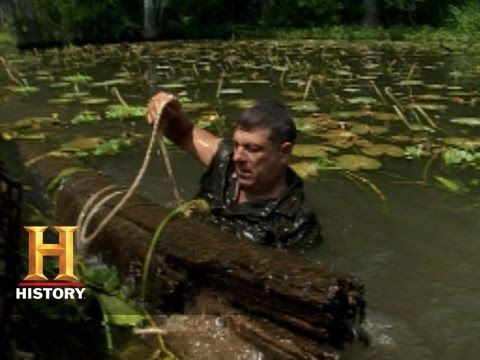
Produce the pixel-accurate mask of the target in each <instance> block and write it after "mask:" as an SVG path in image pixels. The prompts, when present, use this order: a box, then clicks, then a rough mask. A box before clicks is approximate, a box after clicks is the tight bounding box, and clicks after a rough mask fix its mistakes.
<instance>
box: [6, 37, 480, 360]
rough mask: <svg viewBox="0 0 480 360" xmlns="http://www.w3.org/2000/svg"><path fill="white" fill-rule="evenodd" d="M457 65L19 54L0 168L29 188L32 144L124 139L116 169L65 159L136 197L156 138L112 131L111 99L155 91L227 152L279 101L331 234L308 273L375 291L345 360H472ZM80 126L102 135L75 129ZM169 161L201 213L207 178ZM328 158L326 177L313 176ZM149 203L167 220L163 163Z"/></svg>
mask: <svg viewBox="0 0 480 360" xmlns="http://www.w3.org/2000/svg"><path fill="white" fill-rule="evenodd" d="M461 50H462V49H458V51H457V50H455V49H449V50H446V49H445V48H441V47H439V46H438V44H421V45H418V44H412V43H391V42H385V43H368V42H367V43H364V42H350V43H348V42H340V43H339V42H333V41H327V42H318V41H297V42H278V41H277V42H273V41H269V42H257V41H250V42H195V43H193V42H192V43H190V42H162V43H156V44H124V45H115V46H113V45H112V46H103V47H83V48H75V47H72V48H66V49H62V50H59V49H50V50H46V51H43V52H29V53H25V54H21V55H11V56H7V57H6V59H5V60H6V62H5V64H6V66H7V67H8V69H9V71H10V73H11V76H8V75H7V71H6V70H5V66H3V68H2V71H1V73H0V85H1V88H0V109H1V118H0V124H1V126H2V129H1V133H2V138H3V139H4V140H8V141H1V142H0V150H1V154H2V159H3V161H4V162H5V163H6V164H7V167H9V168H10V169H12V171H13V172H14V173H19V172H20V170H19V169H20V168H21V165H22V164H19V163H18V161H17V160H16V159H17V157H16V156H15V152H16V150H15V143H16V141H21V140H20V139H21V138H22V137H31V136H32V135H33V136H34V137H39V139H38V140H35V141H43V142H48V144H51V146H52V148H60V147H61V145H62V144H64V143H66V142H68V141H71V140H73V139H77V138H93V137H95V138H100V139H94V140H92V141H93V143H96V142H101V141H106V140H108V139H112V138H116V139H123V140H125V139H128V140H129V141H130V142H132V143H133V146H131V147H126V148H125V149H123V150H122V151H120V153H119V154H117V155H115V156H113V155H98V156H96V155H93V154H92V153H93V152H94V151H97V153H100V152H101V150H99V149H98V148H96V149H97V150H95V149H93V148H92V146H91V144H92V141H90V143H89V144H90V145H89V146H85V145H84V144H83V145H78V143H77V144H75V146H73V149H72V146H70V153H71V154H73V153H74V151H77V154H80V155H81V153H79V151H80V150H82V151H83V155H86V157H85V158H84V159H85V161H86V162H87V163H88V164H90V165H91V166H94V167H95V168H97V169H99V170H101V171H103V172H104V173H105V174H107V175H108V176H111V177H112V178H114V179H116V180H117V181H119V182H120V183H123V184H126V185H128V184H129V183H130V182H131V181H132V179H133V178H134V176H135V174H136V172H137V170H138V168H139V166H140V164H141V161H142V159H143V157H144V152H145V148H146V143H147V137H148V135H149V132H150V129H149V127H147V126H146V125H145V124H144V121H143V119H142V118H141V117H128V118H126V119H109V118H107V114H106V112H105V110H106V108H105V107H106V106H107V105H115V104H116V105H118V104H120V100H119V99H118V97H117V96H116V95H115V94H114V93H113V92H112V88H113V87H114V86H115V87H116V88H118V90H119V92H120V94H121V96H122V97H123V99H124V100H125V101H126V102H127V103H128V104H129V105H131V106H144V105H145V104H146V102H147V100H148V98H149V96H150V95H152V94H153V93H155V92H156V91H158V90H160V89H164V90H168V91H171V92H174V93H176V94H179V96H180V97H182V99H183V103H184V104H185V111H186V112H187V113H188V114H189V116H190V117H191V118H192V120H194V121H196V122H197V123H198V124H199V125H200V126H205V127H207V128H209V129H210V130H211V131H213V132H215V133H216V134H218V135H220V136H223V137H228V136H229V134H230V131H231V125H230V124H231V123H230V122H229V119H230V120H231V119H232V118H234V117H235V116H236V115H237V114H238V113H239V112H240V111H241V109H242V108H244V107H245V106H248V104H250V103H252V102H253V101H254V100H255V99H261V98H273V99H277V100H278V101H280V102H282V103H285V104H286V105H287V106H288V107H289V109H290V110H291V112H292V114H293V115H294V117H295V120H296V121H297V124H298V125H299V129H301V135H300V139H299V141H298V142H299V143H300V144H309V145H315V146H316V147H312V146H310V147H307V146H306V147H303V149H302V151H300V152H298V153H296V156H295V157H294V159H293V160H294V161H293V162H294V163H301V166H303V167H302V168H299V169H300V170H299V171H306V170H305V169H306V168H307V169H309V174H310V176H308V177H307V178H306V179H305V186H306V191H307V194H308V197H309V198H310V199H311V201H312V203H313V204H314V206H315V208H316V209H317V212H318V217H319V220H320V222H321V224H322V226H323V235H324V242H323V244H322V246H321V247H320V248H319V249H316V250H315V251H312V252H310V253H309V254H306V255H305V257H306V259H305V261H315V262H320V263H322V264H324V265H326V266H328V267H331V268H332V269H335V270H339V271H343V272H346V273H350V274H353V275H355V276H357V277H359V278H360V279H361V280H362V281H363V282H364V283H365V286H366V294H367V297H368V304H367V318H366V321H365V328H366V330H367V332H368V333H369V334H370V336H371V338H372V341H371V344H370V346H368V347H364V346H363V345H354V346H351V347H349V348H347V349H345V350H343V351H342V355H343V358H345V359H351V360H363V359H476V358H477V357H478V355H477V354H478V352H479V351H480V344H479V343H478V334H479V333H480V315H479V314H478V309H479V308H480V287H479V285H478V284H479V280H478V278H479V275H480V271H479V266H478V260H479V259H480V239H479V234H480V222H479V221H478V219H479V217H480V208H479V203H480V189H479V186H480V176H479V173H478V166H479V164H480V153H479V154H477V150H478V148H479V147H480V137H479V135H480V127H479V125H480V94H479V92H478V89H479V85H480V54H479V53H478V52H475V48H474V49H473V50H471V51H470V52H469V53H467V54H465V53H463V52H462V51H461ZM80 75H81V76H89V77H90V78H83V79H82V77H81V76H80ZM68 76H70V78H68ZM12 77H14V78H17V80H18V81H20V82H22V81H23V80H21V79H26V81H27V83H28V85H29V86H35V87H37V88H38V89H39V91H38V92H34V93H31V94H20V93H17V92H14V91H12V89H9V88H7V87H11V86H17V85H18V84H17V83H16V81H15V80H13V79H12ZM220 79H222V80H220ZM24 85H25V84H24ZM58 99H63V100H58ZM65 99H67V100H65ZM85 111H94V112H95V114H96V115H97V116H99V118H100V121H98V122H91V123H87V122H85V123H81V124H73V123H72V119H73V118H74V117H75V116H76V115H78V114H79V113H81V112H85ZM88 114H89V115H92V113H88ZM32 117H35V118H38V119H34V120H32V119H31V118H32ZM25 118H28V119H30V120H27V121H26V122H25V123H24V124H21V123H20V124H19V123H18V121H19V120H22V119H25ZM452 120H453V121H452ZM80 148H81V149H80ZM299 148H300V147H299ZM64 149H65V148H64ZM406 154H409V155H410V157H411V159H407V155H406ZM170 155H171V158H172V162H173V169H174V173H175V176H176V180H177V183H178V186H179V187H180V190H181V194H182V196H183V198H184V199H188V198H191V197H192V196H193V195H194V194H195V191H196V189H197V187H196V186H197V180H198V178H199V177H200V175H201V173H202V171H203V169H202V168H201V166H200V165H198V164H197V163H195V161H194V160H192V159H191V158H189V157H188V156H187V155H186V154H183V153H181V152H179V151H177V150H175V149H173V148H170ZM345 155H354V156H350V157H349V156H347V157H346V156H345ZM359 155H361V156H362V157H359ZM365 157H366V158H365ZM318 158H321V160H320V162H321V164H323V165H325V164H327V165H328V166H327V167H328V168H327V169H324V168H321V169H319V170H317V168H316V167H315V162H316V161H317V159H318ZM327 159H328V161H327ZM372 159H373V160H372ZM312 164H314V165H312ZM324 167H325V166H324ZM366 168H375V169H370V170H367V169H366ZM312 169H313V170H312ZM139 191H140V192H141V193H142V194H143V195H146V196H147V197H149V198H151V199H153V200H154V201H156V202H158V203H161V204H164V205H167V206H173V205H172V204H173V197H172V191H171V188H170V185H169V183H168V180H167V179H166V176H165V171H164V170H163V165H162V163H161V160H160V159H159V158H158V157H154V159H153V161H152V163H151V165H150V168H149V171H148V174H147V176H146V178H145V179H144V181H143V182H142V185H141V188H140V190H139ZM27 199H28V197H27Z"/></svg>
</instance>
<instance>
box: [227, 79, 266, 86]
mask: <svg viewBox="0 0 480 360" xmlns="http://www.w3.org/2000/svg"><path fill="white" fill-rule="evenodd" d="M230 83H232V84H246V85H269V84H270V81H269V80H262V79H254V80H244V79H232V80H230Z"/></svg>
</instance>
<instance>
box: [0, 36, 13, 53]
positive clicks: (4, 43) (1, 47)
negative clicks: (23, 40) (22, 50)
mask: <svg viewBox="0 0 480 360" xmlns="http://www.w3.org/2000/svg"><path fill="white" fill-rule="evenodd" d="M16 48H17V40H16V39H15V36H13V35H12V34H11V33H9V32H0V55H1V54H7V53H13V52H15V51H16Z"/></svg>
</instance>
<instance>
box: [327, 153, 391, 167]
mask: <svg viewBox="0 0 480 360" xmlns="http://www.w3.org/2000/svg"><path fill="white" fill-rule="evenodd" d="M336 162H337V165H338V166H340V167H341V168H343V169H345V170H351V171H358V170H377V169H380V168H381V167H382V163H381V162H380V161H378V160H376V159H373V158H371V157H368V156H364V155H353V154H352V155H341V156H339V157H338V158H337V159H336Z"/></svg>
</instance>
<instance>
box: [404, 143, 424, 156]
mask: <svg viewBox="0 0 480 360" xmlns="http://www.w3.org/2000/svg"><path fill="white" fill-rule="evenodd" d="M424 155H425V151H424V150H423V145H422V144H419V145H415V146H407V147H406V148H405V157H406V158H407V159H409V160H412V159H418V158H420V157H422V156H424Z"/></svg>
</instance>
